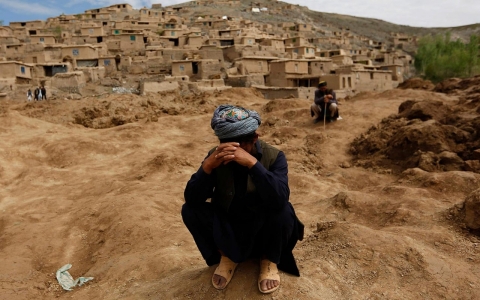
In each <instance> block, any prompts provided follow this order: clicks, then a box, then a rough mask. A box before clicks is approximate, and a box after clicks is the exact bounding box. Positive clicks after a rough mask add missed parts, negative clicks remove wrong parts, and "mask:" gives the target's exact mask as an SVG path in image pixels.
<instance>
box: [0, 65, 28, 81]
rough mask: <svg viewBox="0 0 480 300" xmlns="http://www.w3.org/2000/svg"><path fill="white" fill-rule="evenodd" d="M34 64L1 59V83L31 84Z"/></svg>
mask: <svg viewBox="0 0 480 300" xmlns="http://www.w3.org/2000/svg"><path fill="white" fill-rule="evenodd" d="M33 68H34V65H33V64H27V63H22V62H18V61H0V83H2V84H5V85H13V84H29V83H31V82H32V78H33Z"/></svg>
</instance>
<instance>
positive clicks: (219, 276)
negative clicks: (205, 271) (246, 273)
mask: <svg viewBox="0 0 480 300" xmlns="http://www.w3.org/2000/svg"><path fill="white" fill-rule="evenodd" d="M236 267H237V264H236V263H235V262H233V261H232V260H230V259H229V258H228V257H226V256H222V257H221V259H220V264H219V265H218V267H217V268H216V269H215V272H214V273H213V276H212V284H213V286H214V287H215V288H216V289H217V290H223V289H224V288H226V287H227V284H228V283H229V282H230V280H231V279H232V277H233V273H234V272H235V268H236Z"/></svg>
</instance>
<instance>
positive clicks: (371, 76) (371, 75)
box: [370, 72, 373, 80]
mask: <svg viewBox="0 0 480 300" xmlns="http://www.w3.org/2000/svg"><path fill="white" fill-rule="evenodd" d="M370 79H372V80H373V72H372V73H370Z"/></svg>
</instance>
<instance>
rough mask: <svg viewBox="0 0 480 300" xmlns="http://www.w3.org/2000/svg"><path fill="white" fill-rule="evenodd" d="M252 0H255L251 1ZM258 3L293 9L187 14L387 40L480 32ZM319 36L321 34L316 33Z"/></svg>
mask: <svg viewBox="0 0 480 300" xmlns="http://www.w3.org/2000/svg"><path fill="white" fill-rule="evenodd" d="M252 3H253V2H252ZM254 3H255V6H257V7H267V8H269V9H270V10H272V9H275V8H279V7H280V8H282V7H285V6H286V5H288V6H292V7H293V9H282V12H281V13H272V12H270V11H267V12H262V13H252V12H251V7H252V6H251V5H250V4H251V2H243V1H242V2H241V7H240V9H238V8H232V7H230V6H227V5H224V4H222V3H216V4H210V5H208V6H198V7H189V8H188V12H186V13H185V15H186V16H187V17H188V18H196V17H199V16H205V15H225V16H230V17H242V18H244V19H247V20H253V21H256V22H259V23H266V24H279V23H282V22H299V23H309V24H312V25H313V26H314V28H316V29H320V30H330V31H341V30H342V29H348V31H350V32H351V33H352V34H354V35H358V36H365V37H368V38H370V39H372V40H374V41H377V42H383V43H388V42H389V41H390V37H391V33H403V34H406V35H411V36H418V37H421V36H424V35H436V34H441V35H443V34H445V33H447V32H450V33H451V34H452V37H453V38H454V39H456V38H459V39H462V40H465V41H467V40H468V39H469V37H470V36H471V35H472V34H480V24H472V25H467V26H459V27H444V28H443V27H442V28H423V27H412V26H405V25H398V24H393V23H390V22H386V21H383V20H379V19H372V18H362V17H355V16H348V15H342V14H334V13H325V12H321V11H314V10H310V9H309V8H308V7H307V6H300V5H290V4H288V3H285V2H282V1H269V0H259V1H255V2H254ZM184 5H185V4H180V5H172V7H179V6H184ZM317 36H318V34H317Z"/></svg>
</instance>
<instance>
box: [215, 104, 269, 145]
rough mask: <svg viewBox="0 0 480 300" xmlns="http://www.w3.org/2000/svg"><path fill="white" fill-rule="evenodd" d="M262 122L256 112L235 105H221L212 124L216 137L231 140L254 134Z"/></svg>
mask: <svg viewBox="0 0 480 300" xmlns="http://www.w3.org/2000/svg"><path fill="white" fill-rule="evenodd" d="M261 123H262V121H261V120H260V115H259V114H258V113H257V112H256V111H254V110H248V109H245V108H243V107H239V106H233V105H220V106H219V107H217V109H216V110H215V111H214V112H213V118H212V122H211V124H210V125H211V126H212V129H213V130H214V131H215V135H216V136H217V137H218V138H219V139H220V140H223V139H230V138H234V137H238V136H242V135H247V134H250V133H253V132H254V131H255V130H257V128H258V126H260V124H261Z"/></svg>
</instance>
